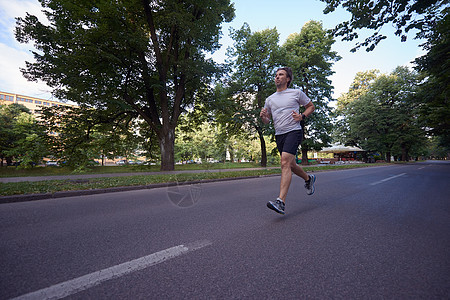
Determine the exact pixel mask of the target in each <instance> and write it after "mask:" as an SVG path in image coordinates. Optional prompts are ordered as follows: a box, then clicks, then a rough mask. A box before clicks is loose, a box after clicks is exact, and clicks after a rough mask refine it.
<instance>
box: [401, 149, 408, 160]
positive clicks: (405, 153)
mask: <svg viewBox="0 0 450 300" xmlns="http://www.w3.org/2000/svg"><path fill="white" fill-rule="evenodd" d="M402 161H409V158H408V149H407V148H406V146H405V145H402Z"/></svg>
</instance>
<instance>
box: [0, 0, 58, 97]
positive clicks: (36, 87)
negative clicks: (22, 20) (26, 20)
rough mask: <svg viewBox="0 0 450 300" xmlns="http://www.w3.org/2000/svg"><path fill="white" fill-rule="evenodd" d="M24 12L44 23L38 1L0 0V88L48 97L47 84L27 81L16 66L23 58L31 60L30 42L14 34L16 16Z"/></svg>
mask: <svg viewBox="0 0 450 300" xmlns="http://www.w3.org/2000/svg"><path fill="white" fill-rule="evenodd" d="M26 12H28V13H30V14H31V15H35V16H37V17H38V18H39V20H40V21H41V22H43V23H44V24H45V23H47V22H46V18H45V16H44V14H43V13H42V7H41V6H40V3H39V2H37V1H35V0H32V1H0V15H1V16H2V18H0V57H2V59H1V60H0V70H1V72H0V90H2V91H5V92H10V93H15V94H22V95H26V96H32V97H38V98H44V99H49V98H51V94H50V93H51V88H50V87H48V86H47V85H46V84H44V83H42V82H39V83H36V82H30V81H27V80H26V79H25V78H24V77H23V75H22V73H21V72H20V68H24V67H25V61H30V62H34V58H33V55H32V54H31V52H30V50H33V49H34V48H33V45H29V44H20V43H19V42H17V41H16V39H15V37H14V28H15V26H16V21H15V18H16V17H25V15H26Z"/></svg>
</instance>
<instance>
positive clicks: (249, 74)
mask: <svg viewBox="0 0 450 300" xmlns="http://www.w3.org/2000/svg"><path fill="white" fill-rule="evenodd" d="M231 37H232V38H233V40H234V48H233V49H230V51H229V56H230V58H233V59H234V61H233V62H234V63H233V65H232V68H233V70H234V72H233V74H232V76H231V81H230V97H229V100H230V101H231V102H233V103H234V108H235V111H234V114H233V119H232V122H230V123H232V124H241V126H243V127H244V128H246V129H247V130H253V131H254V132H255V133H256V134H257V135H258V138H259V141H260V144H261V166H264V167H265V166H266V165H267V149H266V143H265V140H264V135H265V134H267V130H268V128H266V127H264V126H263V123H262V122H261V120H260V118H259V112H260V111H261V109H262V108H263V107H264V100H265V98H266V97H267V96H269V95H270V94H271V93H273V90H274V83H273V76H274V72H275V69H276V67H277V66H279V65H280V61H281V57H282V53H281V49H280V47H279V46H278V41H279V34H278V31H277V30H276V28H273V29H265V30H262V31H258V32H251V29H250V26H249V25H248V24H246V23H245V24H244V25H243V26H242V27H241V29H239V30H235V31H233V32H232V34H231ZM269 130H270V129H269Z"/></svg>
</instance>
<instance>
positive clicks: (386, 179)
mask: <svg viewBox="0 0 450 300" xmlns="http://www.w3.org/2000/svg"><path fill="white" fill-rule="evenodd" d="M403 175H406V173H402V174H398V175H395V176H391V177H388V178H385V179H383V180H380V181H376V182H372V183H371V184H370V185H377V184H380V183H383V182H386V181H388V180H391V179H394V178H397V177H400V176H403Z"/></svg>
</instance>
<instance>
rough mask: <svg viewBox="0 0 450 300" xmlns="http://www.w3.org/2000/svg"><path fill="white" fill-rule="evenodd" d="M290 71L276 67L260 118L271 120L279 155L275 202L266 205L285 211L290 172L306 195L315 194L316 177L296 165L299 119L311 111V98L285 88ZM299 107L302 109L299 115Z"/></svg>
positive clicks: (300, 129)
mask: <svg viewBox="0 0 450 300" xmlns="http://www.w3.org/2000/svg"><path fill="white" fill-rule="evenodd" d="M292 78H293V77H292V70H291V68H289V67H284V68H279V69H278V70H277V72H276V75H275V85H276V87H277V91H276V92H275V93H273V94H272V95H270V96H269V97H268V98H267V99H266V103H265V105H264V108H263V109H262V110H261V113H260V117H261V119H262V121H263V122H264V123H265V124H268V123H269V122H270V118H272V120H273V126H274V127H275V139H276V143H277V148H278V151H279V152H280V155H281V182H280V194H279V195H278V198H277V199H276V200H275V201H269V202H268V203H267V207H268V208H270V209H273V210H274V211H276V212H277V213H280V214H284V207H285V201H286V196H287V193H288V190H289V186H290V185H291V180H292V173H294V174H295V175H297V176H299V177H301V178H303V179H304V180H305V188H306V190H307V194H308V195H312V194H313V193H314V182H315V180H316V176H314V175H308V174H306V172H305V171H304V170H303V169H302V168H301V167H300V166H299V165H297V163H296V161H295V155H296V154H297V149H298V146H299V145H300V144H301V142H302V139H303V132H302V127H301V125H300V121H301V120H304V119H306V118H307V117H308V116H309V115H311V114H312V113H313V111H314V109H315V108H314V104H313V103H312V102H311V99H309V98H308V96H306V94H305V93H303V92H302V91H301V90H299V89H291V88H288V87H289V85H290V83H291V82H292ZM300 106H304V107H305V112H304V113H302V114H300V113H299V108H300Z"/></svg>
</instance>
